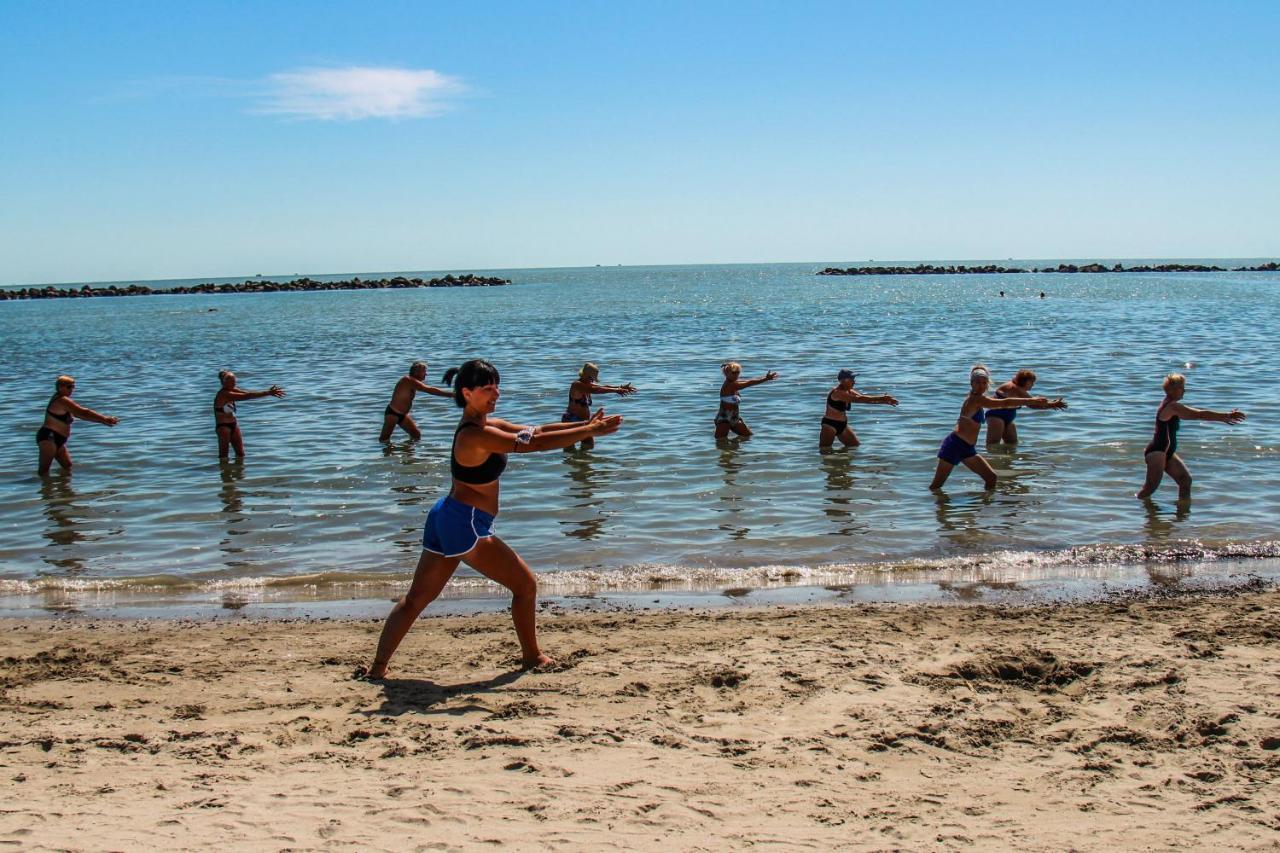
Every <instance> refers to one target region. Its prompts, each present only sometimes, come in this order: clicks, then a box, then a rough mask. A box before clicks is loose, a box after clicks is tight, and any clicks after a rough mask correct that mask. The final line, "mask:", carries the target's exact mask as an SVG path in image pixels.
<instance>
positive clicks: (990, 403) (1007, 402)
mask: <svg viewBox="0 0 1280 853" xmlns="http://www.w3.org/2000/svg"><path fill="white" fill-rule="evenodd" d="M978 399H979V401H980V402H981V403H982V407H983V408H984V409H1018V408H1022V407H1026V408H1028V409H1065V408H1066V407H1067V401H1066V400H1064V399H1062V398H1061V397H1058V398H1056V399H1053V400H1050V399H1049V398H1048V397H985V396H984V397H979V398H978Z"/></svg>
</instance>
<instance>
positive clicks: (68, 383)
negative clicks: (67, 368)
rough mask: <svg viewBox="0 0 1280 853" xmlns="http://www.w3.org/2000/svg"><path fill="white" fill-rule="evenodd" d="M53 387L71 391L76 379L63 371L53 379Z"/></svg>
mask: <svg viewBox="0 0 1280 853" xmlns="http://www.w3.org/2000/svg"><path fill="white" fill-rule="evenodd" d="M53 387H54V388H56V389H58V390H59V391H71V390H72V389H73V388H75V387H76V380H75V378H74V377H72V376H68V375H67V374H65V373H64V374H62V375H61V376H59V377H58V378H57V379H55V380H53Z"/></svg>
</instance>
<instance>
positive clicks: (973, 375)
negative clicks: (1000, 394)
mask: <svg viewBox="0 0 1280 853" xmlns="http://www.w3.org/2000/svg"><path fill="white" fill-rule="evenodd" d="M969 384H970V385H971V386H972V387H973V388H974V389H978V388H980V387H981V388H985V387H987V386H988V385H990V384H991V371H990V370H987V366H986V365H985V364H975V365H974V366H973V367H971V368H970V369H969Z"/></svg>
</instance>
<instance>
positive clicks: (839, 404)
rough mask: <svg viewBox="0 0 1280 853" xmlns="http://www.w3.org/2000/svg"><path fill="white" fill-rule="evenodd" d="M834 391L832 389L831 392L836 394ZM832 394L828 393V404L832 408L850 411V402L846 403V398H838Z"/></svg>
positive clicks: (838, 410)
mask: <svg viewBox="0 0 1280 853" xmlns="http://www.w3.org/2000/svg"><path fill="white" fill-rule="evenodd" d="M834 393H835V392H834V391H832V392H831V394H834ZM831 394H828V395H827V405H828V406H830V407H831V408H833V409H835V410H836V411H837V412H847V411H849V404H848V403H846V402H845V401H844V400H837V399H836V398H835V397H833V396H831Z"/></svg>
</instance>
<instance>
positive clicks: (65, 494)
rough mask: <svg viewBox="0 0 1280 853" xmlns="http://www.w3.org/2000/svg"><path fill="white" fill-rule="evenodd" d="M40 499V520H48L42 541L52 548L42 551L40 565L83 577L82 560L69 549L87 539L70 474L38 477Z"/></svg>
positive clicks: (82, 511)
mask: <svg viewBox="0 0 1280 853" xmlns="http://www.w3.org/2000/svg"><path fill="white" fill-rule="evenodd" d="M40 500H41V503H42V504H43V507H44V517H45V518H46V519H48V521H49V523H48V525H47V526H46V527H45V529H44V538H45V539H47V540H49V543H50V545H52V546H53V547H52V548H51V549H46V551H45V553H44V562H46V563H48V564H49V565H51V566H57V567H58V568H59V569H62V570H63V571H64V572H65V573H66V574H68V575H78V574H83V573H84V572H85V568H86V567H85V564H84V560H83V559H81V558H80V557H79V555H77V554H76V553H75V551H73V550H71V549H73V548H75V546H76V545H78V544H80V543H82V542H85V541H87V540H88V537H87V536H86V535H85V531H84V523H85V521H86V512H85V510H84V509H83V508H82V507H79V506H77V505H76V492H75V489H74V488H72V486H71V475H70V473H59V474H50V475H47V476H44V477H41V478H40Z"/></svg>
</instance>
